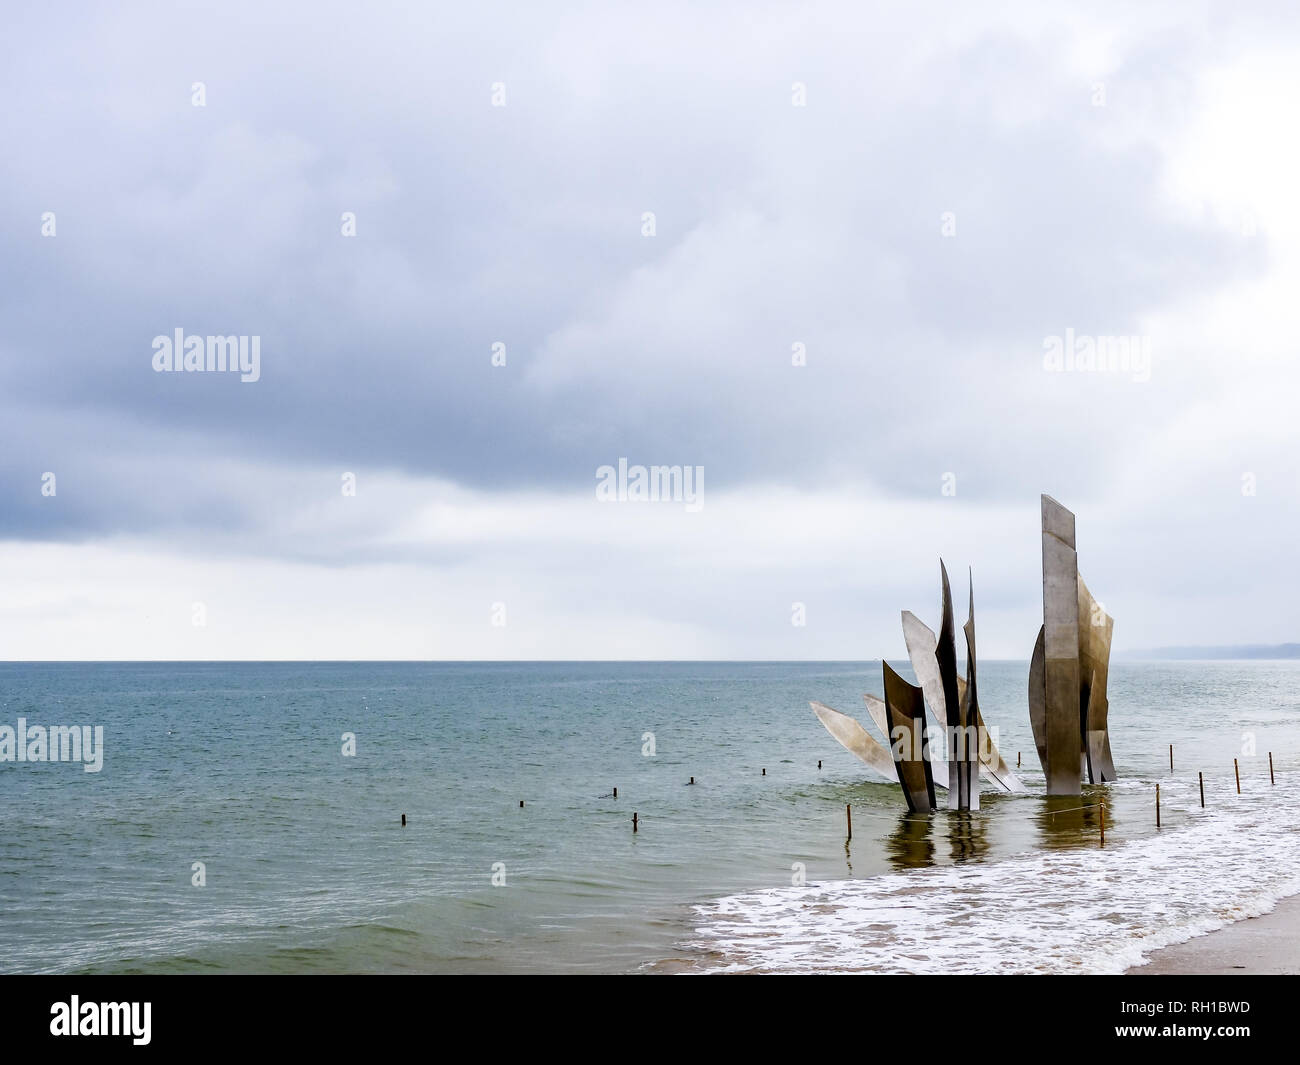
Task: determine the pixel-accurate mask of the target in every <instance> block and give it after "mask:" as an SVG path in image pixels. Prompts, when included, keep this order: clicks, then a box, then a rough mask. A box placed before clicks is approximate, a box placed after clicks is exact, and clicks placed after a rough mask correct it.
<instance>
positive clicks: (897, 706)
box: [881, 662, 951, 813]
mask: <svg viewBox="0 0 1300 1065" xmlns="http://www.w3.org/2000/svg"><path fill="white" fill-rule="evenodd" d="M881 667H882V669H883V671H884V679H885V713H886V720H887V722H888V724H889V739H890V750H891V752H892V754H893V756H894V768H895V769H896V770H897V772H898V783H899V784H900V785H902V788H903V797H904V798H905V799H906V800H907V808H908V810H910V811H911V812H912V813H929V812H930V811H931V810H933V809H934V808H935V801H934V778H933V776H932V775H931V773H930V756H929V741H928V739H927V737H926V733H925V696H924V695H923V694H922V692H921V689H920V688H918V687H917V686H916V685H914V684H909V683H908V682H907V681H906V680H904V679H903V678H902V677H901V676H899V675H898V673H896V672H895V671H894V670H893V669H892V668H891V667H890V665H889V663H888V662H882V663H881ZM949 779H950V780H951V777H949Z"/></svg>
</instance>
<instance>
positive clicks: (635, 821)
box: [632, 814, 637, 836]
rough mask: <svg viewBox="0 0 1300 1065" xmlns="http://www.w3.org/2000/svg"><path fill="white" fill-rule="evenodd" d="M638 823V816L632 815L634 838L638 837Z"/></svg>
mask: <svg viewBox="0 0 1300 1065" xmlns="http://www.w3.org/2000/svg"><path fill="white" fill-rule="evenodd" d="M636 823H637V816H636V814H633V815H632V835H634V836H635V835H636Z"/></svg>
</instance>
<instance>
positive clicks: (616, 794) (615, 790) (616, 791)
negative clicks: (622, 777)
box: [614, 788, 618, 799]
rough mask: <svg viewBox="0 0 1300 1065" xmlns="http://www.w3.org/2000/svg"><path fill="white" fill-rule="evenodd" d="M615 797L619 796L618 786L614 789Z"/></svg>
mask: <svg viewBox="0 0 1300 1065" xmlns="http://www.w3.org/2000/svg"><path fill="white" fill-rule="evenodd" d="M614 798H616V799H617V798H618V788H615V789H614Z"/></svg>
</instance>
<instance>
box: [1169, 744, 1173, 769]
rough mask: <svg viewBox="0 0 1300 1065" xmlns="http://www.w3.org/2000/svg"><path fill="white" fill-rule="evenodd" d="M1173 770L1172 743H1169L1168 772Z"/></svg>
mask: <svg viewBox="0 0 1300 1065" xmlns="http://www.w3.org/2000/svg"><path fill="white" fill-rule="evenodd" d="M1173 771H1174V745H1173V744H1172V743H1171V744H1170V745H1169V772H1171V773H1172V772H1173Z"/></svg>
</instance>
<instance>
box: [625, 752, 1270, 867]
mask: <svg viewBox="0 0 1300 1065" xmlns="http://www.w3.org/2000/svg"><path fill="white" fill-rule="evenodd" d="M821 767H822V764H821V762H820V761H819V762H818V763H817V768H818V769H820V768H821ZM1016 768H1017V769H1018V768H1020V752H1019V751H1017V752H1016ZM1173 771H1174V745H1173V744H1172V743H1171V744H1170V745H1169V772H1171V773H1172V772H1173ZM763 772H764V774H766V773H767V770H766V769H765V770H763ZM1232 772H1233V775H1234V776H1235V777H1236V778H1237V794H1238V795H1240V794H1241V766H1240V764H1239V763H1238V761H1237V759H1236V758H1234V759H1233V760H1232ZM1196 778H1197V781H1198V783H1199V784H1200V788H1201V809H1202V810H1204V809H1205V773H1204V772H1198V773H1197V774H1196ZM1268 782H1269V783H1270V784H1273V785H1276V784H1277V778H1276V777H1275V776H1274V775H1273V752H1272V751H1269V752H1268ZM1094 805H1095V806H1097V807H1098V811H1099V819H1098V827H1099V828H1100V835H1101V845H1102V846H1103V847H1104V846H1106V804H1105V803H1104V802H1098V803H1095V804H1094ZM1088 809H1091V807H1089V806H1076V807H1072V808H1071V809H1070V810H1057V811H1056V813H1061V814H1064V813H1072V812H1073V811H1074V810H1088ZM1053 816H1055V815H1053ZM844 819H845V822H846V823H847V825H848V838H849V839H852V838H853V806H852V804H851V803H845V804H844ZM1159 827H1160V784H1159V783H1158V782H1157V784H1156V828H1159ZM634 831H635V830H634Z"/></svg>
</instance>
